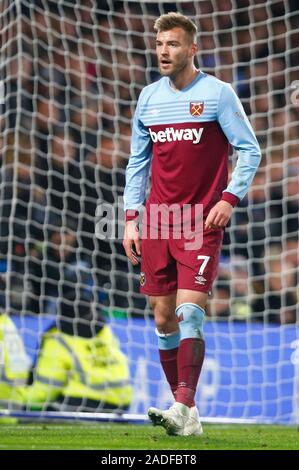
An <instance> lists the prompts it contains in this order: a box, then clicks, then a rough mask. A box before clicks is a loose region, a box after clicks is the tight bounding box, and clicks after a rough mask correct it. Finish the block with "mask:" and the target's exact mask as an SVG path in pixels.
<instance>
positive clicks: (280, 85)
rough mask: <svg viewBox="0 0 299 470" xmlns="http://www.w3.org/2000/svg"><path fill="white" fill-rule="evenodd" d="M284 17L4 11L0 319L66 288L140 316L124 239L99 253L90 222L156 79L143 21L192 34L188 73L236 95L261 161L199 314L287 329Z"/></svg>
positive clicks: (290, 296)
mask: <svg viewBox="0 0 299 470" xmlns="http://www.w3.org/2000/svg"><path fill="white" fill-rule="evenodd" d="M232 3H233V5H232ZM296 3H297V2H296V1H292V0H289V1H276V2H273V3H271V2H270V3H269V2H266V1H255V0H253V1H252V0H250V1H249V0H239V1H238V2H231V0H221V1H219V0H215V1H211V0H207V1H205V0H204V1H200V2H177V4H176V3H175V2H174V3H173V4H172V3H165V4H164V3H161V2H159V3H156V2H147V3H144V2H140V3H136V2H131V1H115V2H109V1H107V2H106V1H105V0H104V1H94V0H93V1H92V0H80V1H76V2H72V3H71V2H67V1H65V2H63V1H62V2H52V1H50V0H47V1H46V0H43V1H30V2H26V1H24V2H22V4H23V7H22V8H23V9H22V11H21V12H20V11H15V10H14V9H13V6H9V4H6V2H4V3H3V5H2V6H1V7H0V12H1V16H2V18H3V19H4V20H5V18H6V22H7V27H6V28H2V32H1V54H2V58H5V60H4V61H3V63H4V68H3V70H2V76H1V80H2V83H3V84H4V98H3V103H2V104H0V107H1V115H0V128H1V137H0V148H1V150H0V152H1V153H0V156H1V161H0V163H1V173H0V198H1V207H0V216H1V225H0V271H2V273H0V274H2V276H1V279H2V281H1V283H2V287H3V289H2V292H1V293H0V302H1V306H2V308H5V306H7V305H9V306H10V308H12V309H14V310H21V311H22V312H24V311H27V312H33V313H45V312H49V311H50V310H51V308H53V299H54V306H55V299H58V298H59V297H60V296H61V295H62V288H63V286H65V285H69V287H70V289H71V288H74V289H77V288H78V287H82V286H83V287H84V286H87V287H88V288H89V289H91V290H92V291H93V294H94V295H95V296H96V299H97V302H99V303H100V304H102V305H103V306H108V305H110V306H114V307H117V308H120V309H124V310H125V311H126V312H127V313H128V314H134V315H143V314H144V312H145V311H147V308H146V304H145V300H144V298H143V296H141V295H140V294H139V286H138V271H137V270H136V269H135V268H133V267H131V266H128V263H127V260H126V258H125V255H124V252H123V248H122V245H121V240H110V241H109V240H108V241H105V240H99V239H97V238H96V236H95V211H96V207H97V206H98V205H99V204H101V203H102V202H108V203H114V202H116V201H117V200H118V197H119V196H121V195H122V193H123V188H124V172H125V167H126V164H127V161H128V158H129V155H130V134H131V118H132V115H133V112H134V109H135V106H136V100H137V98H138V96H139V93H140V91H141V89H142V88H143V87H144V86H145V85H146V84H148V83H151V82H152V81H154V80H157V79H158V78H159V73H158V69H157V63H156V57H155V34H154V32H153V23H154V20H155V19H156V17H157V16H159V15H160V14H161V13H163V12H167V11H173V10H179V11H181V12H182V13H184V14H187V15H189V16H190V17H192V18H194V19H195V21H196V23H197V25H198V28H199V51H200V52H199V55H198V66H199V67H200V68H201V69H202V70H203V71H206V72H207V73H211V74H214V75H216V76H217V77H218V78H220V79H222V80H224V81H227V82H230V83H232V84H233V86H234V88H235V89H236V91H237V93H238V95H239V96H240V98H241V100H242V103H243V105H244V107H245V110H246V112H247V114H248V115H249V117H250V120H251V122H252V125H253V128H254V129H255V131H256V135H257V138H258V140H259V143H260V146H261V149H262V153H263V159H262V164H261V167H260V169H259V171H258V173H257V175H256V178H255V180H254V183H253V185H252V188H251V190H250V192H249V194H248V196H247V197H246V198H245V199H244V200H243V201H242V202H241V203H240V204H239V205H238V206H237V207H236V209H235V211H234V215H233V218H232V221H231V224H230V227H229V228H228V229H227V231H226V235H225V241H224V246H223V251H222V256H221V263H220V270H219V275H218V279H217V282H216V283H215V288H214V291H213V295H212V298H211V301H210V304H209V309H208V315H209V316H211V317H214V318H220V319H221V318H225V319H233V320H245V319H252V320H257V321H265V322H268V321H269V322H275V323H294V322H296V321H298V320H299V312H298V307H297V305H298V289H297V284H298V282H297V281H298V252H299V246H298V228H299V227H298V194H299V153H298V140H299V137H298V136H299V124H298V122H299V92H298V95H297V96H298V98H297V103H296V102H294V99H293V97H294V90H293V89H292V88H291V84H292V83H294V82H295V81H296V77H297V76H298V68H299V51H298V47H297V45H298V43H299V13H298V8H297V6H296ZM236 5H237V6H236ZM295 95H296V94H295ZM234 158H235V157H234V155H232V156H231V161H230V171H231V169H232V167H233V164H234ZM128 271H129V275H128ZM296 308H297V310H296Z"/></svg>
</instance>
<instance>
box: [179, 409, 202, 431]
mask: <svg viewBox="0 0 299 470" xmlns="http://www.w3.org/2000/svg"><path fill="white" fill-rule="evenodd" d="M201 434H203V429H202V425H201V422H200V420H199V414H198V409H197V408H196V406H192V408H190V415H189V419H188V421H187V423H186V424H185V427H184V432H183V436H201Z"/></svg>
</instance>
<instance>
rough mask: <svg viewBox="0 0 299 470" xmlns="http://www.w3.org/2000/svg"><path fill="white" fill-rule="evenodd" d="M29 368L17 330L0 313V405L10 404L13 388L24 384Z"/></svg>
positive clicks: (12, 323)
mask: <svg viewBox="0 0 299 470" xmlns="http://www.w3.org/2000/svg"><path fill="white" fill-rule="evenodd" d="M30 366H31V360H30V358H29V357H28V355H27V354H26V351H25V347H24V344H23V340H22V337H21V336H20V334H19V332H18V329H17V328H16V326H15V324H14V322H13V321H12V320H11V319H10V317H9V316H8V315H7V314H6V313H2V314H1V313H0V403H1V402H2V403H3V402H5V404H7V403H8V402H10V401H11V400H12V398H13V397H12V395H13V392H14V390H15V388H16V387H17V386H22V385H25V384H26V382H27V379H28V375H29V370H30Z"/></svg>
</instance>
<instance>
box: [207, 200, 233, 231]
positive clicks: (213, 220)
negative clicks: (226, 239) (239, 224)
mask: <svg viewBox="0 0 299 470" xmlns="http://www.w3.org/2000/svg"><path fill="white" fill-rule="evenodd" d="M232 212H233V207H232V206H231V205H230V203H229V202H226V201H219V202H217V204H216V205H215V206H214V207H212V209H211V210H210V212H209V215H208V217H207V219H206V223H205V230H207V229H209V228H213V229H219V228H224V227H225V226H226V224H227V223H228V221H229V219H230V217H231V215H232Z"/></svg>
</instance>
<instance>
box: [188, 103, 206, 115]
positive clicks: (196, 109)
mask: <svg viewBox="0 0 299 470" xmlns="http://www.w3.org/2000/svg"><path fill="white" fill-rule="evenodd" d="M189 109H190V114H191V116H194V117H198V116H200V115H201V114H202V113H203V110H204V102H203V101H196V103H195V102H190V108H189Z"/></svg>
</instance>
